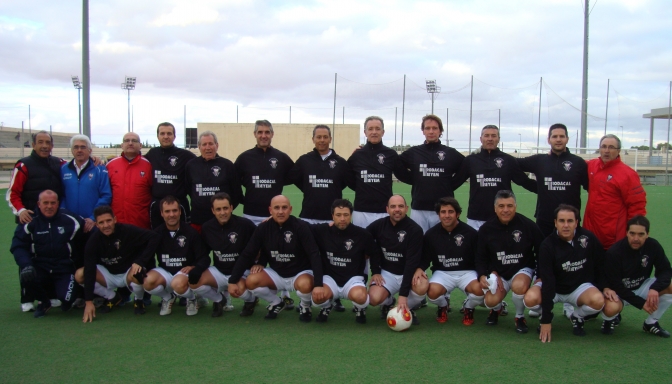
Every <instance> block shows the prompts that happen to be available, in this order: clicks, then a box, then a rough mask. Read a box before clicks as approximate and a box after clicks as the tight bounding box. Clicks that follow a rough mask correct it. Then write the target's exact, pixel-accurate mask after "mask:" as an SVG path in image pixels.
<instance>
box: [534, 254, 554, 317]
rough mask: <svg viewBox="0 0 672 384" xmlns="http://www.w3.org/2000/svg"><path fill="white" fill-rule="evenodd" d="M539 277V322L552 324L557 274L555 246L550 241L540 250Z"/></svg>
mask: <svg viewBox="0 0 672 384" xmlns="http://www.w3.org/2000/svg"><path fill="white" fill-rule="evenodd" d="M537 273H539V278H540V279H541V283H542V284H541V319H540V320H539V323H541V324H550V323H551V321H552V320H553V304H554V303H553V299H554V298H555V274H554V273H553V246H552V244H551V243H550V242H549V241H546V242H544V243H543V244H542V245H541V249H540V251H539V269H538V272H537Z"/></svg>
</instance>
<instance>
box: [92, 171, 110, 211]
mask: <svg viewBox="0 0 672 384" xmlns="http://www.w3.org/2000/svg"><path fill="white" fill-rule="evenodd" d="M98 172H99V174H98V179H99V180H98V196H99V197H98V202H96V208H97V207H100V206H103V205H110V204H112V187H110V178H109V176H108V175H109V174H108V172H107V168H105V166H103V165H99V166H98ZM89 219H91V220H93V221H95V218H94V217H93V213H92V214H91V217H89Z"/></svg>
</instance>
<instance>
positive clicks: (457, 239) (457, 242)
mask: <svg viewBox="0 0 672 384" xmlns="http://www.w3.org/2000/svg"><path fill="white" fill-rule="evenodd" d="M454 239H455V245H457V246H458V247H461V246H462V243H464V236H462V235H456V236H455V237H454Z"/></svg>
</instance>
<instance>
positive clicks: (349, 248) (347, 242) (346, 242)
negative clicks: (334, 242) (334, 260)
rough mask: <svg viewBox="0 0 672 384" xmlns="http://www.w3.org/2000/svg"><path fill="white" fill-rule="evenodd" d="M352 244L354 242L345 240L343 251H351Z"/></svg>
mask: <svg viewBox="0 0 672 384" xmlns="http://www.w3.org/2000/svg"><path fill="white" fill-rule="evenodd" d="M353 244H355V242H354V241H352V239H348V240H346V241H345V250H346V251H349V250H351V249H352V245H353Z"/></svg>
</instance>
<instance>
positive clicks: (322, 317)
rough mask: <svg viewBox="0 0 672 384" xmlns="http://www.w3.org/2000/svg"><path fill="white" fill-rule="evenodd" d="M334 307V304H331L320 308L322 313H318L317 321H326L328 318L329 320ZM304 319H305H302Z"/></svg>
mask: <svg viewBox="0 0 672 384" xmlns="http://www.w3.org/2000/svg"><path fill="white" fill-rule="evenodd" d="M332 309H334V305H333V304H332V305H330V306H328V307H326V308H322V309H320V313H319V314H318V315H317V317H316V318H315V321H316V322H318V323H326V322H327V320H329V313H331V310H332ZM302 321H303V320H302Z"/></svg>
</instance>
